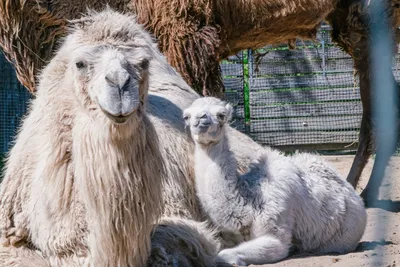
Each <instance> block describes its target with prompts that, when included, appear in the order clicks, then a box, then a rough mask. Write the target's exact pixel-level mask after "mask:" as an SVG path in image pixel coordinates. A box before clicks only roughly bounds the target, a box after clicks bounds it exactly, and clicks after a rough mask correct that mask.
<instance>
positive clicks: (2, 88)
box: [0, 51, 31, 161]
mask: <svg viewBox="0 0 400 267" xmlns="http://www.w3.org/2000/svg"><path fill="white" fill-rule="evenodd" d="M30 97H31V94H30V93H29V92H28V90H26V88H25V87H23V86H22V85H21V84H20V83H19V82H18V80H17V77H16V74H15V70H14V68H13V66H12V65H11V64H10V63H9V62H8V61H7V60H6V59H5V58H4V55H3V53H2V52H1V51H0V161H1V157H2V155H4V154H5V153H6V152H7V151H8V149H9V148H10V146H11V143H12V140H13V139H14V136H15V134H16V131H17V127H18V125H19V123H20V120H21V118H22V116H23V115H24V114H25V112H26V109H27V105H28V101H29V99H30Z"/></svg>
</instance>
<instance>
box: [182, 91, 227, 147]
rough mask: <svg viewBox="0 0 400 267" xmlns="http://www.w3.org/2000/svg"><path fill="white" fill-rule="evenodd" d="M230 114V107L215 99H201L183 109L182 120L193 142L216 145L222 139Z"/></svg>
mask: <svg viewBox="0 0 400 267" xmlns="http://www.w3.org/2000/svg"><path fill="white" fill-rule="evenodd" d="M231 114H232V106H231V105H229V104H227V103H225V102H223V101H221V100H219V99H218V98H215V97H203V98H199V99H197V100H195V101H194V102H193V103H192V105H191V106H190V107H189V108H187V109H185V111H184V112H183V118H184V120H185V122H186V126H188V127H189V128H190V133H191V134H192V137H193V139H194V141H195V142H197V143H200V144H203V145H208V144H211V143H218V142H219V141H220V140H221V139H222V138H223V136H224V134H225V125H226V124H227V123H228V121H229V119H230V117H231Z"/></svg>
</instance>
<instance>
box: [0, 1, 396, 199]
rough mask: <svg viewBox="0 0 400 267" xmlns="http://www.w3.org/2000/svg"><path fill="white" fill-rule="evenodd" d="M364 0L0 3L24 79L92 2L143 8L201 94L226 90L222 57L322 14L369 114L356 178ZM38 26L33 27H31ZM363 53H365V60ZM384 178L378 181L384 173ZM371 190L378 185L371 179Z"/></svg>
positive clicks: (3, 39) (366, 83) (366, 78)
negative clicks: (351, 69) (347, 61)
mask: <svg viewBox="0 0 400 267" xmlns="http://www.w3.org/2000/svg"><path fill="white" fill-rule="evenodd" d="M373 2H374V1H364V0H312V1H310V0H289V1H286V0H249V1H230V0H196V1H194V0H172V1H171V0H157V1H155V0H88V1H73V3H71V2H65V1H58V0H48V1H44V0H38V1H25V0H15V1H11V0H7V1H2V2H1V3H0V46H1V47H2V49H3V50H4V52H5V54H6V56H7V57H8V58H9V60H10V61H11V62H13V63H14V65H15V66H16V69H17V75H18V79H19V80H20V81H21V82H22V84H24V85H25V86H26V87H27V88H28V89H29V90H31V91H34V90H35V84H36V82H37V81H36V73H38V72H39V71H40V70H41V69H42V68H43V66H44V64H45V63H46V62H48V61H49V59H50V58H51V57H52V51H53V50H54V47H55V43H56V40H57V39H58V38H59V37H61V36H63V35H64V34H65V30H66V27H65V25H66V24H67V22H66V19H74V18H76V17H78V16H80V13H81V12H84V11H85V8H86V7H90V8H94V9H101V8H103V7H104V5H105V4H109V5H110V6H111V7H113V8H115V9H117V10H120V11H121V10H124V11H131V12H134V13H137V14H138V21H139V22H140V23H143V24H144V25H145V27H146V29H148V30H149V31H150V32H152V33H154V34H155V36H156V37H157V39H158V41H159V46H160V49H161V51H163V53H164V54H165V55H166V56H167V59H168V61H169V62H170V63H171V64H172V66H173V67H175V69H176V70H177V71H178V72H179V73H181V75H182V76H183V77H184V79H185V80H186V81H187V82H188V83H189V84H190V85H191V86H192V87H194V88H195V89H196V90H197V91H198V92H202V93H203V95H216V96H220V97H222V96H223V91H224V86H223V82H222V77H221V72H220V68H219V61H220V60H221V59H223V58H226V57H227V56H229V55H233V54H236V53H237V52H238V51H240V50H242V49H246V48H253V49H254V48H258V47H262V46H265V45H267V44H276V43H281V42H285V41H287V40H289V45H290V44H293V40H294V39H295V38H301V39H313V38H315V34H316V29H317V27H318V25H319V24H320V22H321V21H323V20H326V21H327V22H328V23H329V24H331V26H332V27H333V34H332V35H333V36H332V37H333V40H334V41H335V42H337V43H338V45H339V46H340V47H342V48H343V49H344V50H345V51H346V52H348V53H349V54H350V55H351V56H352V57H353V59H354V61H355V68H356V70H357V72H358V73H359V77H360V90H361V100H362V104H363V118H362V122H361V131H360V138H359V148H358V151H357V154H356V158H355V160H354V162H353V165H352V168H351V170H350V173H349V175H348V177H347V180H348V181H349V182H350V183H351V184H353V185H354V186H355V185H356V184H357V182H358V179H359V177H360V175H361V173H362V171H363V169H364V166H365V164H366V163H367V161H368V158H369V156H370V155H371V153H372V151H373V149H372V145H373V141H372V128H373V125H372V122H371V103H370V94H371V93H370V92H371V88H370V87H371V86H370V76H371V74H370V66H369V65H370V64H369V60H368V57H369V55H368V44H369V29H368V26H369V25H370V24H371V23H373V22H371V21H370V20H369V11H370V10H371V9H370V8H371V7H370V6H371V5H372V4H371V3H373ZM384 2H385V3H386V4H387V7H388V8H387V11H388V15H389V17H391V18H392V23H393V25H394V26H397V25H399V23H400V11H399V5H400V1H399V0H385V1H384ZM33 33H34V34H33ZM364 59H365V60H364ZM378 184H379V181H378ZM367 190H369V191H372V194H376V193H377V190H378V189H377V188H375V187H371V184H370V183H369V184H368V186H367V189H366V190H365V192H364V194H365V193H366V192H367Z"/></svg>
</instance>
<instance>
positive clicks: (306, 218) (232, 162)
mask: <svg viewBox="0 0 400 267" xmlns="http://www.w3.org/2000/svg"><path fill="white" fill-rule="evenodd" d="M231 111H232V107H231V106H230V105H229V104H226V103H224V102H222V101H221V100H219V99H217V98H213V97H205V98H200V99H197V100H196V101H194V102H193V104H192V105H191V106H190V107H189V108H187V109H186V110H185V111H184V119H185V121H186V125H187V126H189V127H190V132H191V135H192V137H193V139H194V141H195V144H196V149H195V174H196V190H197V195H198V197H199V199H200V202H201V204H202V207H203V209H204V211H205V212H206V214H207V215H208V216H209V217H210V218H211V220H212V221H213V222H214V223H215V224H216V225H218V226H219V227H221V228H222V230H223V231H228V232H233V233H236V234H240V235H241V236H242V237H243V240H245V241H244V242H242V243H240V244H239V245H238V246H236V247H233V248H226V249H224V250H222V251H221V252H220V253H219V254H218V258H219V259H220V260H222V261H226V262H228V263H232V264H237V265H250V264H265V263H271V262H276V261H279V260H281V259H283V258H285V257H287V256H288V254H289V249H293V248H295V249H297V250H299V251H303V252H312V253H347V252H350V251H353V250H355V249H356V247H357V244H358V242H359V240H360V239H361V237H362V235H363V233H364V230H365V225H366V212H365V208H364V204H363V202H362V200H361V198H360V197H359V196H358V195H357V194H356V192H355V191H354V189H353V188H352V186H351V185H350V184H349V183H347V182H346V181H344V180H342V179H341V178H340V177H339V176H338V174H337V173H336V172H335V171H334V170H333V169H331V168H330V167H328V166H327V165H326V164H325V163H324V162H322V161H321V159H319V158H318V157H316V156H313V155H309V154H299V155H296V156H295V157H285V156H283V155H282V154H280V153H279V152H278V151H274V150H272V149H270V148H266V149H264V150H263V152H262V153H261V154H260V155H259V156H258V157H257V159H256V160H255V161H254V162H252V163H251V166H250V168H249V171H248V172H247V173H245V174H244V175H239V174H238V172H237V161H236V159H235V157H234V155H233V153H232V152H231V150H230V145H229V136H227V134H226V132H225V131H226V129H225V128H226V127H225V125H226V124H227V122H228V120H229V118H230V116H231Z"/></svg>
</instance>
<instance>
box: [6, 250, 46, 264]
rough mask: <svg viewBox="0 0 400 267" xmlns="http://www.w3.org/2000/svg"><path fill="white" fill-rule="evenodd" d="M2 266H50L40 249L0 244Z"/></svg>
mask: <svg viewBox="0 0 400 267" xmlns="http://www.w3.org/2000/svg"><path fill="white" fill-rule="evenodd" d="M0 267H50V264H49V263H48V262H46V261H45V260H44V258H43V257H42V255H41V254H40V252H39V251H36V250H32V249H29V248H27V247H14V246H9V247H4V246H0Z"/></svg>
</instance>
